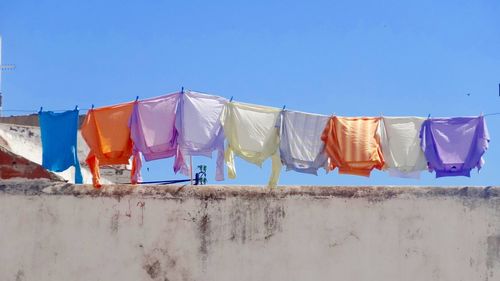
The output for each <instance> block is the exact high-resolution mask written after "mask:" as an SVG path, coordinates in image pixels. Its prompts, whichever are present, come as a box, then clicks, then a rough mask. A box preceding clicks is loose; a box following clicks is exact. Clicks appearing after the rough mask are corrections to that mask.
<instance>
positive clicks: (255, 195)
mask: <svg viewBox="0 0 500 281" xmlns="http://www.w3.org/2000/svg"><path fill="white" fill-rule="evenodd" d="M5 194H8V195H25V196H40V195H47V196H51V195H64V196H76V197H113V198H117V199H120V198H121V197H123V196H133V197H141V198H145V197H147V198H156V199H164V200H168V199H173V200H183V199H190V198H192V199H202V200H224V199H226V198H230V197H239V198H243V199H281V198H286V197H313V198H317V199H328V198H346V199H349V198H352V199H355V198H361V199H366V200H369V201H373V202H377V201H384V200H388V199H394V198H402V199H404V198H419V197H422V198H433V197H458V198H464V199H467V198H468V199H472V198H477V199H498V198H499V197H500V187H497V186H474V187H472V186H457V187H439V186H433V187H432V186H426V187H423V186H422V187H421V186H306V185H297V186H290V185H286V186H278V187H277V188H268V187H264V186H251V185H204V186H191V185H126V184H115V185H103V187H102V188H100V189H95V188H94V187H92V186H91V185H75V184H70V183H64V182H53V181H49V180H25V179H14V180H0V195H5Z"/></svg>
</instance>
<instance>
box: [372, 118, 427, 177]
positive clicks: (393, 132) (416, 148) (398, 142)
mask: <svg viewBox="0 0 500 281" xmlns="http://www.w3.org/2000/svg"><path fill="white" fill-rule="evenodd" d="M424 120H425V118H420V117H383V118H382V121H383V122H382V124H383V125H382V126H381V130H380V131H381V143H382V152H383V155H384V159H385V166H384V169H387V171H388V172H389V175H391V176H394V177H401V178H415V179H418V178H420V173H421V172H422V171H423V170H426V169H427V160H426V159H425V155H424V152H423V150H422V148H421V147H420V137H419V135H420V129H421V127H422V123H423V122H424Z"/></svg>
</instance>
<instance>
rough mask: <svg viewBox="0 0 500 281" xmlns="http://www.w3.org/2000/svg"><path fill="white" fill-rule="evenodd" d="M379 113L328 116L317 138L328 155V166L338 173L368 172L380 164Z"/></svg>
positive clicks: (379, 166)
mask: <svg viewBox="0 0 500 281" xmlns="http://www.w3.org/2000/svg"><path fill="white" fill-rule="evenodd" d="M379 124H380V117H332V118H330V120H329V121H328V123H327V125H326V127H325V129H324V131H323V134H322V135H321V140H322V141H323V142H324V143H325V150H326V153H327V155H328V157H329V158H330V170H333V169H335V168H337V167H338V168H339V174H351V175H359V176H366V177H369V176H370V172H371V171H372V170H373V169H374V168H376V169H379V170H381V169H382V167H383V166H384V156H383V155H382V149H381V145H380V137H379V134H378V128H379Z"/></svg>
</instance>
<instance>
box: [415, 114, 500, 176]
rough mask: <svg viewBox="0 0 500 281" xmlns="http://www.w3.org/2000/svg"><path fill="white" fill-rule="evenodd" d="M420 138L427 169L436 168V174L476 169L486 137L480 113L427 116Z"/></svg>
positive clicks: (480, 165)
mask: <svg viewBox="0 0 500 281" xmlns="http://www.w3.org/2000/svg"><path fill="white" fill-rule="evenodd" d="M420 138H421V146H422V149H423V150H424V153H425V156H426V158H427V162H428V165H429V170H430V171H436V178H439V177H450V176H466V177H470V171H471V170H472V169H474V168H477V169H478V170H480V169H481V167H482V166H483V164H484V160H483V157H482V156H483V154H484V153H485V152H486V150H487V149H488V142H489V140H490V137H489V134H488V129H487V127H486V122H485V120H484V117H483V116H479V117H455V118H431V119H427V120H425V121H424V123H423V125H422V129H421V131H420Z"/></svg>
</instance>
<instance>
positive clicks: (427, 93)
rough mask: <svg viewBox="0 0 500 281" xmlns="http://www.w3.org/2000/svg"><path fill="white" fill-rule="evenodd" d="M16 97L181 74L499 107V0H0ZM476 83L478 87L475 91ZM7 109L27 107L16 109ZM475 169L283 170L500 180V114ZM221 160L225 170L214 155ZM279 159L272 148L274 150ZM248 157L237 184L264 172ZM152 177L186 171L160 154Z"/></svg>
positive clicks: (10, 92) (417, 110)
mask: <svg viewBox="0 0 500 281" xmlns="http://www.w3.org/2000/svg"><path fill="white" fill-rule="evenodd" d="M0 13H1V16H0V34H1V35H2V37H3V62H4V63H15V64H16V65H17V69H16V70H15V71H13V72H8V73H5V74H4V76H3V85H2V88H3V91H4V109H33V110H36V109H38V108H40V106H41V105H43V106H44V109H66V108H67V109H72V108H74V106H75V105H77V104H78V105H79V106H80V108H88V107H90V105H91V104H95V105H96V106H104V105H109V104H115V103H120V102H125V101H130V100H133V99H134V98H135V96H137V95H138V96H140V97H144V98H146V97H151V96H157V95H161V94H165V93H169V92H173V91H178V90H179V89H180V87H181V86H184V87H186V88H187V89H193V90H198V91H203V92H208V93H213V94H217V95H221V96H225V97H230V96H234V99H235V100H238V101H244V102H250V103H256V104H263V105H269V106H276V107H282V106H283V104H286V106H287V108H288V109H290V110H293V109H296V110H301V111H309V112H315V113H322V114H332V113H336V114H339V115H347V116H356V115H367V116H370V115H380V114H385V115H417V116H427V115H428V114H432V116H462V115H478V114H480V113H481V112H483V113H491V112H500V106H499V105H500V97H499V92H498V83H499V82H500V17H499V16H498V15H499V14H500V2H498V1H493V0H490V1H449V0H447V1H430V0H423V1H352V0H345V1H46V0H38V1H1V2H0ZM468 93H470V96H467V94H468ZM6 113H7V114H21V113H19V112H6ZM487 122H488V127H489V130H490V135H491V138H492V141H491V145H490V149H489V151H488V152H487V153H486V155H485V159H486V165H485V167H484V169H483V170H481V172H480V173H479V174H477V173H476V172H473V175H472V177H471V178H465V177H457V178H440V179H435V178H434V175H432V174H427V173H426V174H425V175H424V176H423V178H422V179H421V180H419V181H416V180H409V179H398V178H392V177H389V176H387V175H386V174H385V173H383V172H379V171H375V172H373V174H372V177H370V178H363V177H356V176H346V175H338V174H337V172H336V171H334V172H333V173H330V174H328V175H324V173H321V175H320V176H311V175H305V174H300V173H296V172H285V171H283V173H282V176H281V180H280V184H310V185H401V184H404V185H416V184H418V185H494V184H498V180H499V179H500V173H499V171H500V129H499V127H500V116H492V117H489V118H487ZM194 162H195V164H201V163H204V164H207V165H208V166H209V168H208V169H209V177H208V180H209V182H210V183H214V181H213V174H214V170H215V160H210V159H207V158H200V157H197V158H195V159H194ZM268 162H269V161H268ZM268 162H266V164H265V165H264V167H263V168H262V169H261V168H259V167H257V166H254V165H251V164H247V163H245V162H244V161H242V160H239V161H237V171H238V177H237V179H235V180H226V183H234V184H265V183H267V180H268V175H269V173H270V163H268ZM144 167H148V168H149V171H146V169H144V171H143V172H144V173H143V174H144V177H145V179H146V180H157V179H171V178H179V177H178V176H174V175H172V172H171V171H172V161H170V160H163V161H155V162H148V163H146V164H145V165H144Z"/></svg>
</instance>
